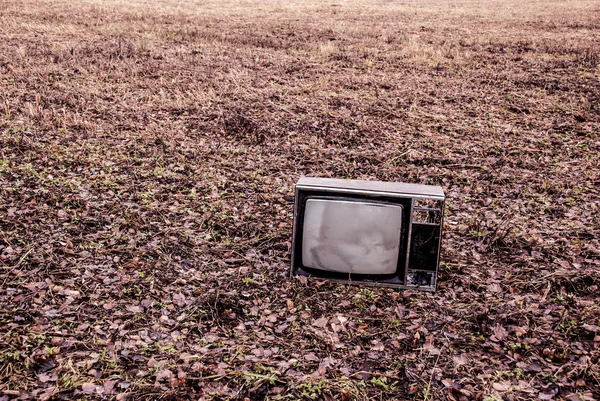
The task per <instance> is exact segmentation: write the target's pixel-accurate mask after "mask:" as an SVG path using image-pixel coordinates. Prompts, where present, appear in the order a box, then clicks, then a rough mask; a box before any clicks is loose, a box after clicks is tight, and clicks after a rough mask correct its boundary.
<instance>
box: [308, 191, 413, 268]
mask: <svg viewBox="0 0 600 401" xmlns="http://www.w3.org/2000/svg"><path fill="white" fill-rule="evenodd" d="M304 213H305V214H304V230H303V233H304V234H303V237H302V241H303V244H302V264H303V265H304V266H305V267H308V268H313V269H321V270H327V271H332V272H338V273H356V274H394V273H395V272H396V268H397V265H398V256H399V253H400V235H401V231H402V205H394V204H385V203H376V202H367V201H361V200H337V199H327V198H310V199H307V201H306V206H305V212H304Z"/></svg>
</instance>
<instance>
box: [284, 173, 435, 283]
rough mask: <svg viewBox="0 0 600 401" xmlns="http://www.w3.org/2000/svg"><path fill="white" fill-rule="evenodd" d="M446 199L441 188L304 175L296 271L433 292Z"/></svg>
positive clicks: (298, 198) (297, 212)
mask: <svg viewBox="0 0 600 401" xmlns="http://www.w3.org/2000/svg"><path fill="white" fill-rule="evenodd" d="M444 201H445V196H444V191H443V190H442V188H440V187H439V186H433V185H419V184H406V183H399V182H380V181H360V180H337V179H332V178H312V177H302V178H300V180H299V181H298V183H297V184H296V194H295V202H294V226H293V237H292V255H291V256H292V265H291V271H290V274H291V275H303V276H312V277H317V278H323V279H327V280H333V281H343V282H348V283H360V284H365V285H383V286H393V287H400V288H417V289H423V290H427V291H434V290H435V287H436V283H437V273H438V265H439V255H440V244H441V238H442V225H443V222H442V220H443V212H444Z"/></svg>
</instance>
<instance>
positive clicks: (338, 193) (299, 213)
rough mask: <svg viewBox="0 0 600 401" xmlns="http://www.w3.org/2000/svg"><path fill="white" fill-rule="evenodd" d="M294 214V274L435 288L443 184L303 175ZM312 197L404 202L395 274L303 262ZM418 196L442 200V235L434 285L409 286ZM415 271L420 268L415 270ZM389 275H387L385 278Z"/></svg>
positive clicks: (292, 250) (387, 285) (296, 188)
mask: <svg viewBox="0 0 600 401" xmlns="http://www.w3.org/2000/svg"><path fill="white" fill-rule="evenodd" d="M294 195H295V196H294V216H293V226H292V230H293V233H292V249H291V269H290V277H293V276H295V275H302V276H307V277H315V278H319V279H324V280H328V281H334V282H341V283H350V284H361V285H367V286H380V287H395V288H403V289H421V290H425V291H435V288H436V287H437V270H438V269H437V267H438V266H439V258H440V250H441V234H442V225H443V214H444V201H445V195H444V192H443V190H442V188H441V187H439V186H434V185H420V184H408V183H400V182H383V181H363V180H341V179H335V178H317V177H301V178H300V179H299V180H298V183H297V184H296V187H295V194H294ZM310 198H326V199H332V200H356V201H365V202H374V203H382V204H396V205H398V204H399V205H402V213H403V215H402V227H401V238H400V246H401V248H400V250H399V253H398V267H397V269H396V273H395V274H393V275H369V274H352V273H338V272H330V271H326V270H318V269H312V268H307V267H305V266H303V265H302V234H303V226H304V212H305V207H306V201H307V200H308V199H310ZM415 199H424V200H429V199H430V200H433V201H440V204H441V209H440V213H441V214H440V223H439V225H440V238H439V243H438V249H437V260H436V269H435V273H436V280H435V283H434V284H433V285H432V286H420V285H408V282H407V275H408V273H409V258H410V239H411V232H412V225H413V222H412V216H413V211H414V208H415V207H414V205H415V202H414V201H415ZM411 271H418V270H412V269H411ZM384 276H385V277H384Z"/></svg>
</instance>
